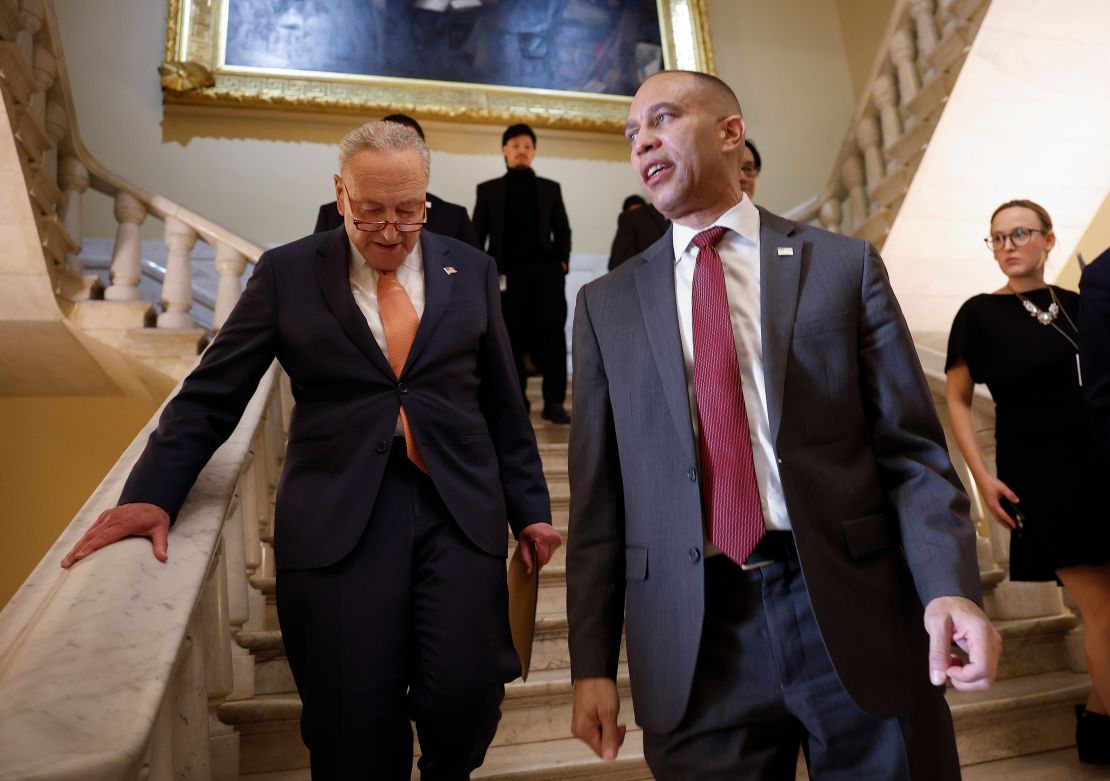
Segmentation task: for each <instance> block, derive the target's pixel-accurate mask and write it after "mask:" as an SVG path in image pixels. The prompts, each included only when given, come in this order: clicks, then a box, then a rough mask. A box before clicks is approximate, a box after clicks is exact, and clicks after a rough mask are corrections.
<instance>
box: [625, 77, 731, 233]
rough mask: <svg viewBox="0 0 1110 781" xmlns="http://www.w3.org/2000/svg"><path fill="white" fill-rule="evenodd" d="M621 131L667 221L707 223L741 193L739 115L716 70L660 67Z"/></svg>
mask: <svg viewBox="0 0 1110 781" xmlns="http://www.w3.org/2000/svg"><path fill="white" fill-rule="evenodd" d="M624 135H625V138H627V139H628V142H629V145H630V147H631V154H632V158H631V159H632V165H633V166H634V167H635V168H636V170H637V172H638V173H639V174H640V181H641V182H642V183H643V185H644V189H645V191H646V192H647V193H648V195H649V196H650V197H651V201H652V203H653V204H654V206H655V208H656V209H658V210H659V211H660V212H662V213H663V215H665V216H666V217H668V218H669V219H671V220H672V221H674V222H677V223H679V224H681V225H690V226H691V227H699V228H700V227H704V226H705V225H708V224H711V223H712V221H713V220H715V219H716V218H717V217H718V216H719V215H721V214H723V213H724V212H725V211H727V210H728V209H729V208H731V207H732V206H733V205H735V204H736V203H738V202H739V200H740V199H741V197H742V195H741V192H740V187H739V181H738V177H737V171H738V170H739V165H740V164H739V155H740V150H741V149H743V148H744V118H743V116H742V115H741V114H740V103H739V101H738V100H737V99H736V94H735V93H734V92H733V91H732V90H731V89H730V88H729V86H728V85H727V84H725V83H724V82H723V81H721V80H720V79H718V78H716V77H715V76H710V75H708V74H705V73H695V72H693V71H663V72H661V73H657V74H655V75H653V76H651V77H650V78H648V79H646V80H645V81H644V83H643V84H641V85H640V88H639V89H638V90H637V91H636V96H635V97H634V98H633V99H632V105H631V106H630V107H629V111H628V122H627V123H626V124H625V128H624Z"/></svg>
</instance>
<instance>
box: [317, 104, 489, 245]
mask: <svg viewBox="0 0 1110 781" xmlns="http://www.w3.org/2000/svg"><path fill="white" fill-rule="evenodd" d="M382 122H396V123H397V124H398V125H404V126H405V127H407V128H409V129H411V130H412V131H413V132H415V133H416V134H417V135H418V136H420V140H421V141H423V140H425V139H424V128H422V127H420V123H419V122H417V121H416V120H415V119H413V118H412V117H410V116H408V115H407V114H390V115H389V116H387V117H382ZM342 224H343V215H342V214H340V213H339V204H338V202H337V201H329V202H328V203H325V204H321V205H320V211H319V212H317V214H316V227H315V228H313V229H312V232H313V233H321V232H323V231H330V230H334V229H335V228H338V227H339V226H341V225H342ZM424 230H427V231H431V232H432V233H438V234H439V235H440V236H450V237H451V238H453V239H458V240H459V241H464V242H466V243H467V244H469V245H470V246H472V247H477V246H478V236H477V235H476V234H475V233H474V225H473V224H472V223H471V222H470V216H469V215H468V214H467V213H466V208H465V207H463V206H459V205H458V204H456V203H450V202H449V201H445V200H443V199H442V198H440V197H438V196H435V195H432V194H431V193H428V222H427V223H426V224H425V225H424Z"/></svg>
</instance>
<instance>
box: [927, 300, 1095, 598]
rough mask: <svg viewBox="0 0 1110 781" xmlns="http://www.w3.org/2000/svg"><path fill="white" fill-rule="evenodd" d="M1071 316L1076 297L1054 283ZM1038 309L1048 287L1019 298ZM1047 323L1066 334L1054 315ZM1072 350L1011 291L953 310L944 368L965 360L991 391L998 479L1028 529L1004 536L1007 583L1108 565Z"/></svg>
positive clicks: (1065, 322)
mask: <svg viewBox="0 0 1110 781" xmlns="http://www.w3.org/2000/svg"><path fill="white" fill-rule="evenodd" d="M1053 291H1055V293H1056V298H1057V300H1059V302H1060V305H1061V306H1062V307H1063V308H1064V311H1065V312H1066V313H1067V314H1068V316H1070V317H1071V321H1072V322H1073V323H1074V322H1078V309H1079V296H1078V295H1076V294H1075V293H1073V292H1071V291H1068V290H1062V289H1060V288H1058V287H1053ZM1024 295H1025V297H1026V298H1028V299H1029V300H1030V301H1032V302H1033V303H1034V304H1036V305H1037V306H1038V307H1039V308H1040V309H1041V310H1042V311H1047V310H1048V307H1049V306H1050V305H1051V303H1052V298H1051V296H1050V295H1049V291H1048V289H1047V288H1042V289H1040V290H1033V291H1030V292H1029V293H1026V294H1024ZM1054 325H1056V326H1058V327H1059V328H1060V329H1061V330H1063V331H1064V333H1066V334H1067V335H1068V336H1069V337H1071V338H1072V339H1073V340H1076V341H1078V340H1077V339H1076V334H1075V331H1074V330H1073V329H1072V327H1071V324H1070V323H1069V322H1068V320H1067V318H1066V317H1065V316H1064V312H1061V313H1060V315H1059V317H1057V318H1056V321H1055V323H1054ZM1075 355H1076V352H1075V347H1073V346H1072V345H1071V343H1069V342H1068V340H1067V339H1065V338H1064V336H1063V335H1061V333H1060V332H1059V331H1057V330H1056V328H1053V327H1052V325H1042V324H1041V323H1039V322H1038V321H1037V320H1036V319H1034V318H1033V317H1032V316H1031V315H1030V314H1029V312H1027V311H1026V310H1025V308H1024V307H1023V305H1022V302H1021V301H1020V300H1019V299H1018V298H1017V296H1014V295H1010V294H983V295H978V296H975V297H974V298H971V299H969V300H968V301H966V302H965V303H964V305H963V306H962V307H960V311H959V312H958V313H957V314H956V319H955V321H954V322H953V323H952V333H951V334H950V335H949V337H948V359H947V361H946V363H945V370H946V371H947V370H948V369H949V368H951V367H952V366H953V365H954V364H956V363H959V362H960V361H963V362H965V363H966V364H967V367H968V370H969V371H970V372H971V377H972V379H973V380H974V381H975V382H977V383H984V384H986V386H987V387H988V388H989V389H990V392H991V395H992V396H993V397H994V402H995V408H996V413H995V414H996V418H995V442H996V443H997V453H996V461H997V466H998V478H999V479H1000V480H1001V481H1002V482H1004V483H1005V484H1006V485H1008V486H1009V487H1010V489H1011V490H1012V491H1013V492H1014V493H1015V494H1017V495H1018V498H1019V499H1020V500H1021V501H1020V503H1019V505H1018V507H1019V508H1020V509H1021V511H1022V513H1024V515H1025V529H1024V531H1023V532H1022V533H1021V534H1018V533H1016V532H1015V533H1014V534H1011V535H1010V578H1011V580H1027V581H1029V580H1032V581H1046V580H1054V579H1055V578H1056V576H1055V571H1056V570H1057V569H1059V568H1061V567H1068V566H1075V565H1079V564H1094V565H1097V564H1103V563H1105V562H1107V561H1110V511H1108V509H1107V508H1108V507H1110V501H1108V500H1107V497H1108V496H1110V491H1107V490H1106V489H1107V487H1108V486H1110V474H1108V473H1107V471H1106V469H1105V467H1102V466H1100V463H1099V461H1100V453H1099V450H1098V448H1097V445H1096V442H1095V439H1094V437H1093V435H1092V434H1091V427H1090V424H1089V420H1088V417H1087V414H1086V410H1085V409H1084V407H1083V400H1082V396H1081V391H1080V387H1079V381H1078V371H1077V368H1076V360H1075Z"/></svg>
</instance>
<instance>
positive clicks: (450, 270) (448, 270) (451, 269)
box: [443, 266, 459, 276]
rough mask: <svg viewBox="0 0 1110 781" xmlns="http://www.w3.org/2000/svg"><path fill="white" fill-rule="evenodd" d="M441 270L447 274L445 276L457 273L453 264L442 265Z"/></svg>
mask: <svg viewBox="0 0 1110 781" xmlns="http://www.w3.org/2000/svg"><path fill="white" fill-rule="evenodd" d="M443 271H444V273H445V274H447V276H451V275H452V274H458V273H459V272H458V270H457V269H456V268H455V267H454V266H444V267H443Z"/></svg>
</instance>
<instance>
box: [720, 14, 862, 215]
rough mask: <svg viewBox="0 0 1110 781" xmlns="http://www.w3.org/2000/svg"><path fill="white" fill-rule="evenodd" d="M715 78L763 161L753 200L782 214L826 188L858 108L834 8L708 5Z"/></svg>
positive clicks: (838, 21)
mask: <svg viewBox="0 0 1110 781" xmlns="http://www.w3.org/2000/svg"><path fill="white" fill-rule="evenodd" d="M709 20H710V24H711V27H712V29H713V31H714V36H713V50H714V54H715V56H716V60H717V73H718V75H719V76H721V78H723V79H724V80H725V81H727V82H728V83H729V84H730V85H731V86H732V87H733V89H734V90H735V91H736V93H737V96H738V97H739V98H740V105H741V107H742V108H743V110H744V116H745V118H746V119H747V123H748V135H749V137H750V138H751V139H752V141H754V142H755V144H756V146H757V147H759V151H760V154H761V155H762V157H763V172H762V174H761V175H760V178H759V182H758V187H757V190H756V197H755V200H756V202H757V203H759V204H761V205H763V206H766V207H768V208H770V209H771V210H772V211H784V210H787V209H789V208H791V207H793V206H796V205H797V204H799V203H801V202H802V201H804V200H806V199H807V198H809V197H810V196H812V195H814V194H816V193H817V192H818V191H820V190H821V188H822V187H824V185H825V182H826V181H827V179H828V177H829V174H830V173H831V170H832V164H833V160H834V158H835V157H836V153H837V150H838V149H839V148H840V143H841V141H843V139H844V134H845V132H846V131H847V129H848V121H849V120H850V119H851V116H852V111H853V109H854V108H855V101H854V99H853V97H852V86H851V80H850V79H849V75H848V63H847V60H846V58H845V56H844V42H843V39H842V37H841V35H840V20H839V19H838V17H837V14H836V7H835V6H834V5H833V4H832V3H814V2H810V0H744V2H737V1H736V0H710V2H709Z"/></svg>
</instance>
